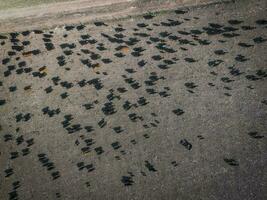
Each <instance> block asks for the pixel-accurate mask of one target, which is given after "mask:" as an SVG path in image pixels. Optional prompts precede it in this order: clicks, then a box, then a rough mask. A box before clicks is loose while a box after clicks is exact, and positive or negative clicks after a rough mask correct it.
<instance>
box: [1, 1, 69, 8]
mask: <svg viewBox="0 0 267 200" xmlns="http://www.w3.org/2000/svg"><path fill="white" fill-rule="evenodd" d="M63 1H74V0H0V10H5V9H9V8H23V7H28V6H36V5H40V4H47V3H55V2H63Z"/></svg>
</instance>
